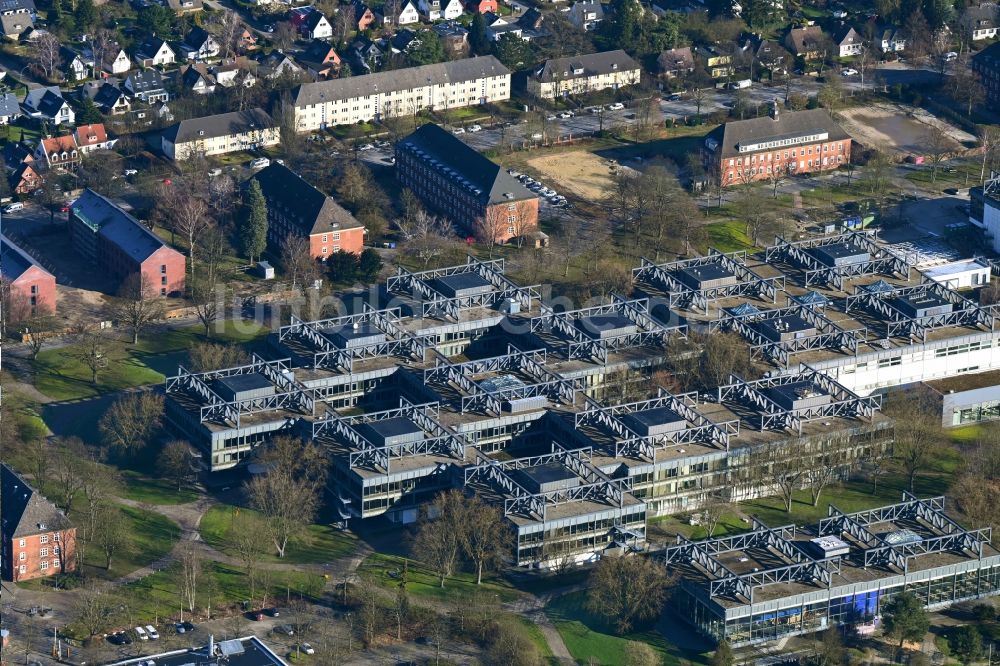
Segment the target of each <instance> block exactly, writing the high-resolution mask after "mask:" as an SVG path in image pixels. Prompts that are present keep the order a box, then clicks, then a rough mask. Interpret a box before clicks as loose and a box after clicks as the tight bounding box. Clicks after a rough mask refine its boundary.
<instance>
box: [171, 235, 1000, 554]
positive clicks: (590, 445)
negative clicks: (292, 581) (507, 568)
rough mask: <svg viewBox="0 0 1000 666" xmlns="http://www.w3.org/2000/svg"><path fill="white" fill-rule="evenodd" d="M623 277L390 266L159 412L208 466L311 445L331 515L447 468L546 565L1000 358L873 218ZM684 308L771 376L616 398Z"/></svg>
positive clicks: (391, 495)
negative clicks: (301, 441) (588, 292)
mask: <svg viewBox="0 0 1000 666" xmlns="http://www.w3.org/2000/svg"><path fill="white" fill-rule="evenodd" d="M634 277H635V289H634V291H633V294H632V295H631V296H629V297H625V296H612V297H611V298H610V299H609V302H605V303H603V304H601V305H597V306H591V307H586V308H581V309H575V310H573V309H557V308H556V307H555V305H554V304H550V303H546V302H543V299H542V298H541V293H540V289H539V288H537V287H532V286H528V287H522V286H519V285H517V284H515V283H514V282H512V281H511V280H510V278H509V277H508V276H507V275H505V273H504V266H503V262H502V261H488V262H487V261H479V260H476V259H473V258H471V257H470V258H469V259H468V260H467V262H466V263H464V264H460V265H457V266H451V267H446V268H440V269H434V270H428V271H422V272H410V271H407V270H405V269H399V270H398V272H397V274H396V275H394V276H392V277H390V278H389V279H388V280H387V281H386V282H385V283H384V284H383V285H381V287H380V289H379V290H378V295H377V297H375V298H373V299H372V302H371V303H364V304H362V305H360V306H359V307H357V308H354V312H353V313H352V314H346V315H342V316H339V317H335V318H331V319H325V320H318V321H309V322H307V321H302V320H299V319H296V318H294V317H293V318H292V319H291V321H290V322H289V323H288V324H287V325H285V326H283V327H281V329H280V330H279V331H277V332H276V333H275V334H273V335H272V336H271V338H270V352H269V354H268V357H269V359H264V358H262V357H256V356H255V357H254V358H253V359H252V362H251V363H250V364H248V365H246V366H242V367H238V368H227V369H220V370H217V371H212V372H206V373H190V372H187V371H186V370H184V369H183V368H182V369H181V370H180V371H179V372H178V374H177V375H176V376H174V377H170V378H168V379H167V382H166V392H167V419H168V422H169V423H170V424H171V425H172V427H174V428H176V429H177V430H179V431H181V432H182V433H183V435H184V436H185V437H186V438H187V439H189V440H190V441H191V442H193V443H194V444H196V445H197V446H199V447H201V449H202V450H203V451H204V452H205V458H204V459H205V461H206V463H207V466H208V467H209V468H210V469H211V470H212V471H215V470H222V469H227V468H231V467H234V466H236V465H238V464H240V463H242V462H243V461H245V460H246V458H247V456H249V455H250V454H251V452H252V450H253V448H254V446H255V445H256V444H258V443H260V442H262V441H265V440H266V439H267V438H268V437H271V436H273V435H274V434H275V433H281V432H286V433H289V434H294V435H297V436H301V437H306V438H311V439H313V440H314V441H316V442H318V443H320V444H321V445H322V446H323V447H325V448H326V449H327V450H328V451H329V453H330V460H331V474H330V487H329V490H330V495H331V497H332V498H333V499H334V504H335V507H336V509H337V511H338V512H339V514H340V517H341V519H342V520H343V521H350V520H357V519H367V518H373V517H376V516H385V517H386V518H388V519H389V520H392V521H396V522H400V523H408V522H412V521H414V520H416V519H417V518H418V516H419V512H420V507H421V505H422V504H424V503H426V501H427V500H429V499H430V498H431V497H433V496H434V494H436V493H438V492H440V491H441V490H444V489H448V488H464V489H466V490H467V491H469V492H477V493H479V494H481V495H482V496H483V497H486V498H489V499H490V500H491V501H493V502H495V503H496V505H497V506H500V507H502V508H503V510H504V513H505V515H506V516H507V519H508V522H509V524H510V527H511V529H512V530H513V531H514V532H515V534H516V535H517V553H516V555H517V561H518V563H519V564H522V565H543V566H544V565H549V564H552V563H553V562H556V561H561V560H565V559H571V560H578V561H579V560H586V559H590V558H593V557H596V556H599V555H600V553H602V552H604V551H605V550H606V549H623V548H629V549H642V548H643V547H644V541H645V521H646V518H647V517H650V516H658V515H669V514H675V513H679V512H684V511H692V510H695V509H698V508H699V507H700V506H702V505H703V504H704V503H705V502H706V501H708V500H709V499H711V498H714V497H719V496H724V497H725V498H726V499H731V500H740V499H747V498H751V497H755V496H760V495H766V494H772V493H774V492H775V489H776V487H777V486H778V485H779V483H780V479H778V478H776V477H774V476H773V475H772V476H771V477H768V475H767V474H764V473H761V470H766V469H772V468H774V467H775V465H774V463H775V462H779V461H782V460H787V459H789V458H790V457H794V458H795V459H798V460H801V461H803V462H804V464H806V465H807V467H810V468H812V469H831V470H833V472H834V473H835V474H836V475H840V476H843V475H846V474H847V473H849V471H850V470H851V469H852V468H853V466H854V465H855V463H857V462H858V461H861V460H864V459H866V458H868V457H870V456H872V455H874V454H875V453H877V452H880V451H882V450H884V449H885V448H886V447H887V446H889V444H890V443H891V438H892V428H891V422H890V420H889V419H887V418H886V417H884V416H883V415H882V414H881V412H880V406H881V398H880V396H879V395H878V394H877V391H878V390H879V389H882V388H886V387H891V386H896V385H899V384H904V383H910V382H914V381H922V380H930V379H932V378H934V377H948V376H954V375H956V374H962V375H963V376H974V375H973V373H975V372H976V371H977V370H987V369H989V368H990V367H997V363H994V361H993V352H992V349H993V348H994V346H995V338H996V333H995V332H994V331H993V319H992V316H991V315H990V314H989V312H988V311H986V310H984V309H981V308H979V307H978V306H976V305H974V304H973V303H972V301H970V300H968V299H966V298H964V297H963V296H961V295H960V294H959V293H957V292H955V291H954V290H952V289H950V288H949V287H948V286H947V285H946V284H941V283H939V282H936V281H935V280H933V279H931V278H929V277H927V276H925V275H923V274H922V273H920V272H919V271H917V270H915V269H913V268H912V267H911V265H910V263H908V260H907V257H906V256H905V254H904V253H901V252H898V251H896V252H891V251H889V249H887V248H886V246H884V245H882V244H881V243H879V242H878V239H877V237H876V236H874V235H873V234H871V233H867V232H866V233H849V234H844V235H839V236H832V237H827V238H824V239H820V240H817V241H809V242H798V243H789V242H785V241H783V240H780V239H779V241H778V242H777V243H776V244H775V245H773V246H771V247H769V248H767V249H766V250H765V251H764V252H762V253H761V254H760V255H758V256H747V255H745V254H742V253H738V254H721V253H717V252H713V253H711V254H710V255H709V256H707V257H702V258H698V259H693V260H688V261H683V262H673V263H666V264H653V263H651V262H643V264H642V265H641V266H640V267H638V268H636V270H635V276H634ZM691 330H700V331H703V332H708V333H712V332H714V331H732V332H734V333H736V334H738V335H739V336H742V338H744V339H745V340H746V341H747V353H748V354H749V355H750V357H751V358H752V359H753V360H754V362H755V364H756V367H757V369H758V370H759V371H760V372H759V374H761V375H763V376H762V377H761V378H757V379H752V378H742V377H738V376H736V375H731V376H729V377H728V379H725V380H724V381H722V382H721V385H720V386H717V387H706V389H703V390H702V391H701V392H698V393H672V392H670V391H668V390H667V389H666V388H663V387H659V388H655V387H654V388H653V389H652V390H641V391H634V392H632V395H635V396H636V397H634V398H628V399H625V398H623V397H622V396H623V395H625V394H626V392H625V391H623V390H622V387H621V379H622V376H623V375H627V376H629V377H633V378H634V377H636V376H640V377H641V376H643V375H646V376H648V375H649V374H651V373H652V372H653V371H654V370H656V369H658V368H662V367H663V366H664V364H665V363H666V362H667V360H668V358H669V356H670V354H671V352H672V351H676V349H678V348H682V349H688V348H689V347H690V343H689V341H688V340H686V338H687V336H688V334H689V331H691ZM675 343H679V344H680V345H681V347H678V348H675V347H674V345H675ZM973 344H975V345H976V347H975V348H973V347H972V345H973ZM914 359H916V360H914ZM998 363H1000V361H998ZM908 364H909V365H908ZM612 389H614V390H612Z"/></svg>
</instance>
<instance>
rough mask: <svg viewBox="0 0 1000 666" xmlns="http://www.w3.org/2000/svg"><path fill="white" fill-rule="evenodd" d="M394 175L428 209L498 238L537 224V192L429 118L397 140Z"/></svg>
mask: <svg viewBox="0 0 1000 666" xmlns="http://www.w3.org/2000/svg"><path fill="white" fill-rule="evenodd" d="M396 178H397V179H398V180H399V183H400V185H402V186H403V187H408V188H410V190H412V191H413V193H414V194H416V195H417V196H418V197H420V199H421V200H422V201H423V202H424V204H425V205H426V206H427V207H428V208H430V209H431V210H433V211H435V212H437V213H438V214H440V215H442V216H444V217H446V218H448V219H449V220H451V221H452V222H454V223H456V224H458V225H459V226H460V227H462V228H463V230H464V231H465V232H466V233H468V234H469V235H475V236H477V237H479V238H480V239H481V240H484V236H485V237H487V238H488V235H489V234H490V233H492V234H493V236H494V239H495V240H496V242H498V243H505V242H507V241H509V240H510V239H512V238H514V237H516V236H524V235H527V234H530V233H532V232H533V231H535V230H536V229H537V228H538V196H537V195H536V194H534V193H533V192H531V191H530V190H528V189H527V188H526V187H524V185H522V184H521V183H520V182H518V180H517V179H515V178H513V177H512V176H510V175H509V174H508V173H507V171H506V170H504V169H503V168H502V167H500V165H499V164H497V163H495V162H493V161H491V160H489V159H487V158H486V157H484V156H483V155H482V154H481V153H480V152H479V151H478V150H476V149H474V148H471V147H469V146H468V145H466V143H465V142H464V141H462V140H461V139H458V138H457V137H455V136H454V135H453V134H452V133H451V132H449V131H447V130H444V129H442V128H441V127H438V126H437V125H434V124H432V123H428V124H426V125H422V126H421V127H419V128H417V130H416V131H415V132H413V134H411V135H410V136H408V137H406V138H405V139H403V140H402V141H400V142H399V143H398V144H396Z"/></svg>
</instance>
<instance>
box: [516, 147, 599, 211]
mask: <svg viewBox="0 0 1000 666" xmlns="http://www.w3.org/2000/svg"><path fill="white" fill-rule="evenodd" d="M527 165H528V166H529V167H531V168H532V169H534V170H535V171H538V172H539V174H541V177H542V182H544V183H545V184H546V185H552V186H553V187H554V189H556V190H557V191H559V192H560V193H562V194H564V195H568V194H574V195H576V196H578V197H580V198H582V199H587V200H589V201H598V200H599V199H601V198H602V197H603V196H604V193H605V192H607V191H608V189H609V188H610V186H611V169H610V166H611V163H610V162H609V161H608V160H606V159H604V158H602V157H598V156H597V155H595V154H594V153H591V152H587V151H585V150H576V151H569V152H560V153H554V154H551V155H541V156H539V157H533V158H531V159H529V160H528V161H527Z"/></svg>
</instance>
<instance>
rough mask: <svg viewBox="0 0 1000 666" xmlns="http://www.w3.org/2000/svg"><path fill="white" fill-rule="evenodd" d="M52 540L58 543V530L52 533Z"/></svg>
mask: <svg viewBox="0 0 1000 666" xmlns="http://www.w3.org/2000/svg"><path fill="white" fill-rule="evenodd" d="M52 540H53V541H55V542H56V543H59V532H56V533H55V534H53V535H52Z"/></svg>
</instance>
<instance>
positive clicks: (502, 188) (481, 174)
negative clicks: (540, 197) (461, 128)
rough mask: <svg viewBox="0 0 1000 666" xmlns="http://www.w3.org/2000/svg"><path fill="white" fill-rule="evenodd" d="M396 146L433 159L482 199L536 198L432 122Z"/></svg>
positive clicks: (520, 199) (498, 167) (503, 171)
mask: <svg viewBox="0 0 1000 666" xmlns="http://www.w3.org/2000/svg"><path fill="white" fill-rule="evenodd" d="M399 146H400V147H401V148H405V147H413V148H415V149H417V150H419V151H422V152H423V153H424V155H422V157H423V158H424V159H427V160H436V161H437V162H438V163H439V167H438V168H439V169H441V170H443V171H445V170H447V169H450V170H451V171H453V172H454V174H455V175H454V178H455V180H456V181H457V182H458V183H461V181H462V180H463V179H464V180H465V181H466V183H468V185H469V186H470V187H471V188H474V189H475V190H479V193H478V194H477V195H476V196H477V197H479V199H480V200H481V201H483V202H486V203H500V202H503V201H524V200H526V199H535V198H537V197H536V195H535V194H533V193H532V192H530V191H529V190H528V189H527V188H525V187H524V185H522V184H521V183H520V182H518V181H517V180H516V179H515V178H513V177H511V176H510V175H509V174H508V173H507V171H506V170H505V169H503V168H501V167H500V165H499V164H497V163H496V162H493V161H492V160H490V159H487V158H486V157H485V156H483V155H482V154H481V153H480V152H479V151H478V150H475V149H474V148H471V147H469V146H468V145H466V144H465V142H463V141H462V140H461V139H459V138H457V137H455V136H454V135H453V134H452V133H451V132H449V131H447V130H444V129H442V128H441V127H439V126H438V125H435V124H433V123H427V124H426V125H422V126H420V127H418V128H417V130H416V131H415V132H413V134H411V135H410V136H408V137H406V138H405V139H403V140H402V141H400V142H399ZM446 173H447V171H446ZM507 194H511V195H512V196H513V198H511V197H508V196H506V195H507Z"/></svg>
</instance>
